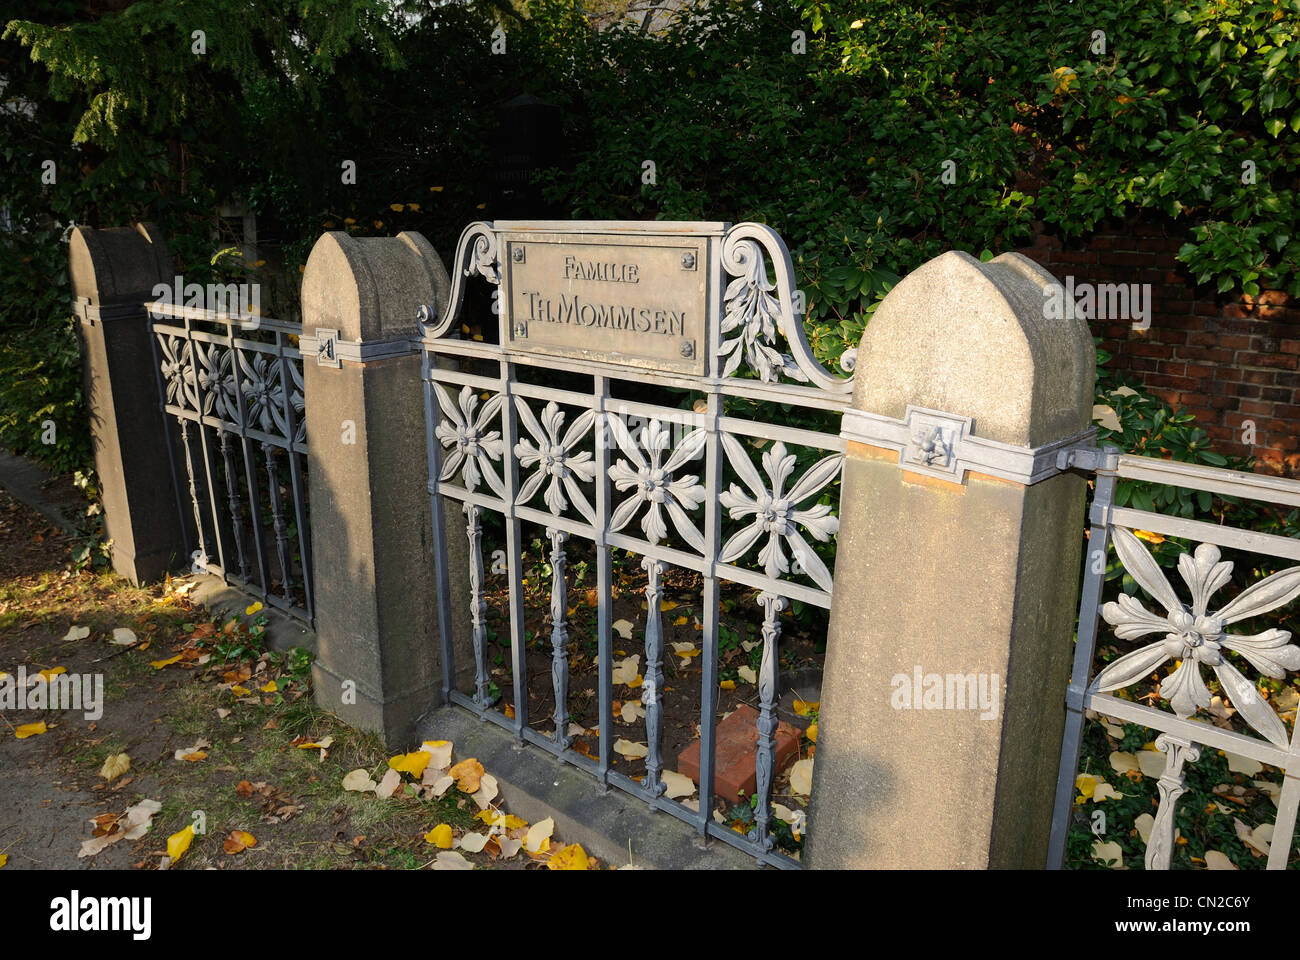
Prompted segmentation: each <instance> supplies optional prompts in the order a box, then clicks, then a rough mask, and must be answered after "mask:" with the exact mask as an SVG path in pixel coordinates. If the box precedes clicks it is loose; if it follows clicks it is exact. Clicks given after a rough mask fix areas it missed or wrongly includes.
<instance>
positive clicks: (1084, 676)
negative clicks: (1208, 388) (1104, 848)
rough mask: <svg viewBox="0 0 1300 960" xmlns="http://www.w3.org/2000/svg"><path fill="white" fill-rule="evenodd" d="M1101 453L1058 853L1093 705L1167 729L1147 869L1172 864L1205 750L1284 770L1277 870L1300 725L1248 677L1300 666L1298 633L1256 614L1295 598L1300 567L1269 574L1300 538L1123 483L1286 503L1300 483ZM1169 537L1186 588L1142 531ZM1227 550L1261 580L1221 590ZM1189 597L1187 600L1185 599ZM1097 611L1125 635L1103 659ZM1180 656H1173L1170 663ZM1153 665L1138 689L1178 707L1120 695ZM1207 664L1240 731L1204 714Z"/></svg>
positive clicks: (1295, 501) (1064, 759)
mask: <svg viewBox="0 0 1300 960" xmlns="http://www.w3.org/2000/svg"><path fill="white" fill-rule="evenodd" d="M1105 461H1106V462H1105V463H1104V465H1103V466H1102V468H1101V469H1099V470H1098V472H1097V482H1096V491H1095V495H1094V499H1093V505H1092V514H1091V518H1090V519H1091V524H1092V526H1091V531H1090V534H1089V541H1088V561H1087V565H1086V570H1085V574H1084V582H1083V598H1082V603H1081V606H1080V611H1079V632H1078V641H1077V643H1076V646H1075V651H1074V667H1073V673H1072V679H1071V681H1070V686H1069V690H1068V693H1067V697H1066V706H1067V715H1066V729H1065V736H1064V740H1063V744H1062V749H1061V767H1060V779H1059V781H1058V784H1057V791H1056V807H1055V812H1054V816H1053V820H1052V833H1051V841H1050V860H1049V863H1050V865H1051V866H1054V867H1060V866H1062V864H1063V862H1064V859H1065V850H1066V840H1067V835H1068V833H1069V829H1070V822H1071V811H1072V806H1073V803H1072V797H1073V793H1074V790H1075V782H1076V773H1077V768H1078V764H1079V755H1080V748H1081V742H1082V735H1083V725H1084V720H1085V711H1095V712H1096V713H1098V714H1101V715H1103V716H1107V717H1112V718H1115V719H1117V720H1121V721H1124V722H1127V723H1133V724H1139V725H1141V726H1144V727H1147V728H1149V729H1151V730H1155V731H1158V732H1159V736H1158V737H1157V738H1156V739H1155V746H1156V747H1157V749H1159V750H1160V751H1162V752H1163V753H1164V756H1165V761H1164V769H1163V772H1162V774H1161V776H1160V779H1159V783H1158V790H1159V807H1158V810H1157V813H1156V816H1155V820H1154V824H1153V826H1152V827H1151V832H1150V835H1149V840H1148V843H1147V848H1146V866H1147V867H1148V868H1149V869H1165V868H1168V867H1169V866H1170V862H1171V858H1172V855H1173V850H1174V846H1175V814H1176V809H1177V804H1178V800H1179V797H1181V796H1182V795H1183V793H1185V792H1186V779H1185V768H1186V765H1188V764H1191V763H1195V762H1196V760H1197V759H1198V758H1199V756H1200V753H1201V750H1202V748H1212V749H1218V750H1223V751H1226V752H1230V753H1234V754H1237V755H1239V756H1242V757H1248V758H1251V759H1253V760H1256V761H1258V762H1260V763H1264V764H1268V765H1270V766H1272V767H1276V768H1278V769H1280V770H1282V771H1283V772H1284V773H1285V777H1284V782H1283V786H1282V788H1281V792H1280V795H1279V797H1278V803H1277V815H1276V822H1275V826H1274V831H1273V840H1272V843H1271V846H1270V849H1269V855H1268V868H1269V869H1282V868H1284V867H1285V866H1286V864H1287V861H1288V860H1289V859H1290V856H1291V850H1292V846H1293V844H1294V834H1295V824H1296V811H1297V805H1298V804H1300V738H1297V735H1296V729H1297V726H1300V725H1297V724H1295V723H1294V721H1293V726H1292V732H1291V734H1290V736H1289V737H1288V734H1287V731H1286V727H1285V725H1284V724H1283V722H1282V719H1281V718H1280V717H1279V716H1278V713H1277V711H1276V710H1275V709H1274V707H1273V706H1272V705H1270V703H1269V702H1268V700H1267V699H1266V697H1265V696H1264V695H1263V694H1262V693H1261V691H1260V690H1259V689H1258V688H1257V685H1256V681H1255V680H1253V679H1251V678H1250V676H1249V674H1250V673H1252V672H1253V673H1257V674H1259V675H1261V676H1266V677H1272V678H1274V679H1284V678H1285V677H1286V676H1287V674H1288V673H1289V672H1292V671H1295V670H1297V669H1300V647H1297V646H1296V645H1295V644H1293V643H1290V642H1289V641H1290V639H1291V634H1290V632H1289V631H1288V630H1283V629H1279V628H1278V627H1276V626H1271V627H1266V626H1264V623H1265V622H1266V621H1261V620H1257V619H1256V618H1260V617H1263V616H1265V615H1272V616H1274V617H1276V616H1278V615H1279V614H1280V613H1283V612H1285V611H1287V610H1288V609H1291V608H1290V607H1289V605H1290V604H1291V603H1292V602H1293V601H1294V600H1295V598H1296V597H1297V596H1300V566H1290V567H1286V568H1284V569H1278V570H1276V571H1273V568H1274V567H1281V566H1282V565H1283V563H1282V562H1284V561H1296V562H1300V540H1296V539H1294V538H1291V537H1286V536H1278V535H1276V534H1270V533H1261V532H1257V531H1253V530H1246V529H1240V528H1237V527H1232V526H1227V525H1220V524H1215V523H1207V522H1204V521H1199V520H1192V519H1187V518H1184V517H1179V516H1173V515H1169V514H1164V513H1157V512H1153V511H1151V510H1139V509H1133V508H1131V507H1126V506H1125V507H1121V506H1117V505H1116V503H1115V490H1116V484H1117V483H1118V481H1120V480H1134V481H1147V482H1153V483H1160V484H1167V485H1170V486H1173V487H1178V488H1182V489H1186V490H1193V491H1204V492H1206V493H1208V494H1218V495H1220V496H1227V497H1234V498H1242V499H1244V500H1250V501H1255V502H1258V503H1265V504H1274V505H1278V506H1282V507H1284V508H1286V507H1300V482H1296V481H1294V480H1287V479H1283V478H1279V477H1268V476H1260V475H1255V474H1250V473H1242V472H1238V471H1233V470H1224V469H1219V468H1216V467H1202V466H1195V465H1192V464H1187V463H1178V462H1173V461H1166V460H1155V459H1149V458H1145V457H1134V456H1124V455H1120V454H1119V453H1117V452H1114V451H1112V452H1110V453H1109V454H1108V455H1107V456H1106V458H1105ZM1139 534H1140V535H1141V536H1139ZM1160 538H1171V539H1172V538H1176V539H1177V540H1178V541H1185V542H1187V543H1188V544H1189V546H1188V547H1186V548H1182V549H1181V551H1180V553H1179V555H1178V558H1177V568H1176V569H1177V573H1178V578H1177V579H1178V580H1181V581H1182V582H1183V587H1182V588H1179V587H1176V586H1175V578H1173V577H1171V576H1170V575H1169V574H1171V573H1172V572H1173V571H1172V570H1169V571H1168V573H1167V572H1166V568H1165V567H1163V566H1162V565H1161V564H1160V563H1159V562H1158V561H1157V559H1156V558H1155V557H1154V556H1153V555H1152V553H1151V551H1150V550H1149V549H1148V548H1147V547H1146V546H1144V544H1143V540H1144V539H1145V540H1147V541H1153V540H1159V539H1160ZM1190 544H1196V546H1195V547H1191V546H1190ZM1179 546H1180V548H1181V547H1182V544H1181V543H1180V544H1179ZM1220 548H1224V549H1227V550H1229V551H1232V555H1233V556H1234V557H1236V558H1238V559H1237V560H1236V562H1237V563H1238V564H1240V563H1241V562H1242V561H1243V560H1248V559H1249V558H1252V557H1253V558H1256V559H1253V560H1250V563H1251V567H1250V570H1251V573H1252V579H1254V580H1255V581H1256V582H1254V583H1252V584H1250V585H1249V586H1246V587H1244V588H1243V589H1240V590H1239V591H1237V592H1236V595H1235V596H1224V595H1223V593H1225V592H1231V591H1230V590H1229V591H1225V588H1228V587H1229V586H1230V584H1231V583H1232V582H1233V573H1234V562H1233V561H1226V560H1224V559H1222V553H1221V550H1220ZM1112 549H1113V551H1114V553H1115V555H1116V556H1117V558H1118V561H1119V563H1120V564H1121V565H1122V568H1123V572H1125V573H1127V574H1128V576H1129V577H1131V578H1132V581H1133V582H1135V583H1136V585H1137V587H1139V588H1141V594H1142V595H1139V596H1134V595H1131V594H1128V593H1122V592H1121V594H1120V595H1119V597H1118V598H1117V599H1116V600H1115V601H1112V602H1108V603H1105V604H1103V603H1102V599H1103V596H1102V594H1103V587H1104V585H1105V582H1106V575H1107V567H1108V566H1109V555H1110V554H1109V552H1110V551H1111V550H1112ZM1280 561H1281V562H1280ZM1256 575H1258V576H1256ZM1135 592H1136V591H1135ZM1184 596H1189V597H1190V603H1189V602H1187V601H1186V600H1185V599H1184ZM1102 620H1104V621H1105V622H1106V624H1107V625H1108V626H1109V628H1110V630H1111V631H1112V632H1113V634H1114V636H1115V638H1116V639H1117V640H1118V646H1119V647H1120V650H1121V651H1122V655H1121V656H1119V657H1117V658H1116V659H1114V660H1113V661H1111V662H1110V663H1108V664H1106V665H1104V666H1103V667H1102V668H1101V669H1098V664H1097V663H1096V662H1095V653H1096V648H1097V646H1098V625H1099V622H1100V621H1102ZM1252 623H1253V626H1252ZM1234 624H1237V625H1239V626H1238V627H1237V628H1236V631H1240V630H1243V629H1247V630H1250V629H1254V630H1255V632H1253V633H1252V632H1246V633H1242V632H1236V631H1234V630H1233V629H1231V628H1232V627H1233V625H1234ZM1238 658H1239V659H1238ZM1171 661H1172V662H1173V663H1174V664H1175V666H1174V667H1173V669H1172V670H1168V665H1169V664H1170V662H1171ZM1166 671H1167V672H1166ZM1157 673H1159V674H1160V680H1159V684H1158V686H1154V687H1151V688H1150V689H1147V690H1146V692H1145V693H1144V694H1143V695H1142V696H1141V697H1140V699H1146V700H1148V702H1151V703H1162V704H1167V705H1168V707H1169V709H1162V708H1159V707H1156V706H1150V705H1146V704H1143V703H1140V702H1137V700H1138V699H1139V697H1136V696H1135V697H1134V699H1126V698H1125V697H1124V696H1119V695H1117V694H1118V693H1121V692H1126V691H1130V690H1132V689H1138V690H1139V692H1141V690H1142V687H1143V685H1144V684H1145V685H1147V686H1148V687H1150V684H1149V681H1150V679H1151V678H1152V677H1153V675H1155V674H1157ZM1207 674H1212V675H1213V676H1214V678H1216V679H1217V682H1218V685H1219V687H1220V689H1221V691H1222V692H1223V694H1224V695H1226V697H1227V699H1228V700H1229V701H1230V703H1231V704H1232V707H1233V708H1234V709H1235V712H1236V717H1237V718H1238V719H1239V721H1240V722H1239V723H1237V724H1236V726H1237V727H1238V729H1231V728H1225V727H1224V726H1220V725H1216V724H1214V723H1212V722H1209V720H1208V719H1206V715H1205V714H1204V713H1201V714H1200V716H1198V713H1199V712H1200V711H1203V710H1204V709H1206V708H1208V707H1210V706H1211V694H1210V691H1209V688H1208V687H1207V685H1206V676H1207ZM1112 691H1114V692H1112ZM1171 711H1172V712H1171Z"/></svg>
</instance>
